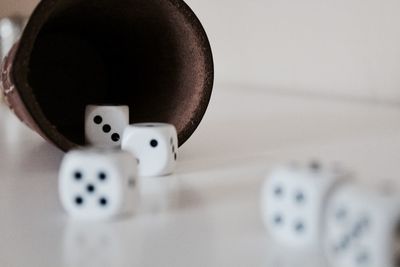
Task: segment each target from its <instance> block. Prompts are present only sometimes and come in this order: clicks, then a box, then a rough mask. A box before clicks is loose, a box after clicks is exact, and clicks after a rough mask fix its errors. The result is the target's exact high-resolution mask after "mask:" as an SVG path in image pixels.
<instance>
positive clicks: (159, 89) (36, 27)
mask: <svg viewBox="0 0 400 267" xmlns="http://www.w3.org/2000/svg"><path fill="white" fill-rule="evenodd" d="M213 80H214V67H213V58H212V52H211V47H210V44H209V41H208V38H207V35H206V33H205V31H204V29H203V27H202V25H201V23H200V21H199V20H198V19H197V17H196V15H195V14H194V13H193V11H192V10H191V9H190V8H189V7H188V6H187V5H186V4H185V3H184V2H183V1H181V0H161V1H160V0H42V1H41V2H40V4H39V5H38V6H37V8H36V9H35V11H34V12H33V14H32V16H31V18H30V19H29V21H28V24H27V26H26V28H25V30H24V32H23V34H22V37H21V39H20V40H19V42H18V43H17V44H15V46H14V47H13V49H12V50H11V51H10V53H9V55H8V56H7V57H6V59H5V60H4V61H3V66H2V71H1V84H2V86H1V87H2V90H3V93H4V95H5V99H6V103H7V104H8V105H9V107H10V108H11V110H13V111H14V112H15V114H16V115H17V116H18V117H19V118H20V119H21V120H22V121H23V122H25V123H26V124H27V125H28V126H29V127H30V128H32V129H33V130H34V131H36V132H37V133H39V134H40V135H41V136H42V137H44V138H45V139H46V140H48V141H50V142H51V143H53V144H55V145H56V146H58V147H59V148H60V149H62V150H64V151H67V150H69V149H71V148H73V147H76V146H80V145H83V144H84V142H85V138H84V113H85V107H86V106H87V105H88V104H96V103H99V104H104V103H113V104H123V105H128V106H129V108H130V112H131V114H130V117H131V118H130V120H131V122H135V123H137V122H148V121H158V122H166V123H170V124H173V125H174V126H175V127H176V129H177V132H178V137H179V145H182V144H183V143H184V142H185V141H186V140H187V139H188V138H189V137H190V136H191V135H192V133H193V132H194V131H195V130H196V128H197V126H198V125H199V123H200V121H201V119H202V117H203V115H204V113H205V111H206V109H207V106H208V103H209V100H210V97H211V92H212V87H213Z"/></svg>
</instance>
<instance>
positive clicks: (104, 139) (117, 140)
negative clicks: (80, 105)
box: [85, 105, 129, 148]
mask: <svg viewBox="0 0 400 267" xmlns="http://www.w3.org/2000/svg"><path fill="white" fill-rule="evenodd" d="M128 125H129V107H128V106H107V105H104V106H96V105H88V106H87V107H86V111H85V138H86V142H87V143H88V144H91V145H94V146H97V147H104V148H112V147H118V146H120V145H121V139H122V133H123V131H124V129H125V127H126V126H128Z"/></svg>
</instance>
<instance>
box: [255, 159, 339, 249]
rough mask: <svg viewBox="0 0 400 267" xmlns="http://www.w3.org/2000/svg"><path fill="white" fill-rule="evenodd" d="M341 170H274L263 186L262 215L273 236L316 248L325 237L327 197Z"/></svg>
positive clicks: (297, 168)
mask: <svg viewBox="0 0 400 267" xmlns="http://www.w3.org/2000/svg"><path fill="white" fill-rule="evenodd" d="M343 177H344V173H343V172H341V171H334V170H333V169H324V168H322V167H320V166H318V165H315V166H312V165H310V166H287V167H281V168H278V169H276V170H275V171H273V172H272V173H271V174H270V175H269V176H268V177H267V178H266V180H265V183H264V185H263V188H262V199H261V214H262V218H263V221H264V224H265V225H266V227H267V228H268V230H269V232H270V234H271V236H272V237H273V238H274V239H275V240H276V241H277V242H280V243H283V244H285V245H288V246H292V247H315V246H317V245H318V242H319V240H320V238H321V231H322V227H321V224H322V216H323V210H324V207H325V205H326V200H327V198H328V196H329V194H330V192H331V191H332V190H333V188H334V187H335V185H337V184H338V182H339V181H341V180H342V179H343Z"/></svg>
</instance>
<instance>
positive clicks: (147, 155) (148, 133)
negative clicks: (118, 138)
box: [122, 123, 178, 176]
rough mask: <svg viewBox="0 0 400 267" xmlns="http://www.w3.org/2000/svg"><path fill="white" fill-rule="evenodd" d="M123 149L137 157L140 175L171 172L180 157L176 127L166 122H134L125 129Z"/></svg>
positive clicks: (160, 174)
mask: <svg viewBox="0 0 400 267" xmlns="http://www.w3.org/2000/svg"><path fill="white" fill-rule="evenodd" d="M122 149H124V150H127V151H130V152H132V153H133V154H134V155H135V156H136V157H137V159H138V170H139V175H140V176H163V175H168V174H171V173H172V172H173V171H174V169H175V165H176V161H177V157H178V137H177V132H176V129H175V127H174V126H173V125H171V124H166V123H138V124H132V125H130V126H128V127H127V128H126V129H125V131H124V134H123V140H122Z"/></svg>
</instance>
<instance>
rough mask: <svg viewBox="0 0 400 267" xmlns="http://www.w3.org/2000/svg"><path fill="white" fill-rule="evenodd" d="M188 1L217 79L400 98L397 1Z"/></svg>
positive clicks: (399, 5) (399, 14) (399, 3)
mask: <svg viewBox="0 0 400 267" xmlns="http://www.w3.org/2000/svg"><path fill="white" fill-rule="evenodd" d="M187 2H188V4H189V5H190V6H191V7H192V9H193V10H194V11H195V12H196V13H197V15H198V16H199V18H200V19H201V21H202V22H203V24H204V26H205V28H206V30H207V32H208V34H209V37H210V40H211V43H212V46H213V50H214V56H215V63H216V78H217V81H218V82H223V83H246V84H250V85H252V86H259V87H263V88H270V89H272V88H273V89H274V90H284V91H285V92H286V91H296V92H298V93H305V92H306V93H308V92H311V93H316V94H323V95H336V96H346V97H356V98H368V99H380V100H385V101H391V102H400V1H398V0H331V1H328V0H248V1H245V0H243V1H239V0H233V1H228V0H187Z"/></svg>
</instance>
